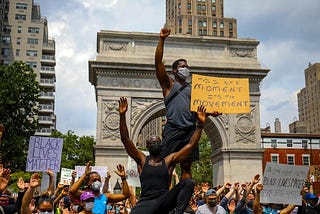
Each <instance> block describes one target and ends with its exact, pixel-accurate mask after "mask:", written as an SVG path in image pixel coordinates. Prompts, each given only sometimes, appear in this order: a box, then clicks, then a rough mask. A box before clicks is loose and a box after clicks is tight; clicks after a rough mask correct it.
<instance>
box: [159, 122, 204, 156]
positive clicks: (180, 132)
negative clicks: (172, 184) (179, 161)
mask: <svg viewBox="0 0 320 214" xmlns="http://www.w3.org/2000/svg"><path fill="white" fill-rule="evenodd" d="M195 130H196V126H190V127H186V128H183V129H182V128H178V127H175V126H174V125H173V124H170V123H167V124H166V126H165V128H164V130H163V133H162V153H161V155H162V157H166V156H168V155H169V154H172V153H174V152H177V151H180V150H181V149H182V148H183V147H184V146H185V145H187V144H188V143H189V141H190V139H191V137H192V135H193V133H194V131H195ZM187 160H188V161H191V162H193V161H197V160H199V145H198V146H196V147H195V148H194V149H193V151H192V152H191V153H190V155H189V157H188V159H187Z"/></svg>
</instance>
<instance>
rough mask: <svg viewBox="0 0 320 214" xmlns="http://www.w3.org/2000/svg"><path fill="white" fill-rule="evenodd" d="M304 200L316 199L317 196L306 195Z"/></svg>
mask: <svg viewBox="0 0 320 214" xmlns="http://www.w3.org/2000/svg"><path fill="white" fill-rule="evenodd" d="M305 198H306V199H317V196H315V195H314V194H312V193H307V194H306V196H305Z"/></svg>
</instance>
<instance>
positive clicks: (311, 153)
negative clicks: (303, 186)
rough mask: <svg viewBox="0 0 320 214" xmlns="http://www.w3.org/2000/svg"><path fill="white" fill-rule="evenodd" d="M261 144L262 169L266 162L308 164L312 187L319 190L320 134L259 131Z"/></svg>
mask: <svg viewBox="0 0 320 214" xmlns="http://www.w3.org/2000/svg"><path fill="white" fill-rule="evenodd" d="M261 145H262V148H263V149H264V153H263V159H262V160H263V161H262V168H263V171H264V169H265V167H266V164H267V162H273V163H279V164H288V165H304V166H309V167H310V168H309V175H310V176H312V177H313V181H314V188H315V189H316V190H317V192H320V134H308V133H270V132H261Z"/></svg>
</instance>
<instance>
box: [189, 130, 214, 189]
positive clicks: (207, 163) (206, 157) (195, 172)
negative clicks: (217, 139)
mask: <svg viewBox="0 0 320 214" xmlns="http://www.w3.org/2000/svg"><path fill="white" fill-rule="evenodd" d="M199 149H200V158H199V160H198V161H196V162H193V163H192V177H193V178H194V179H195V180H196V182H197V183H205V182H207V183H209V184H211V183H212V176H213V172H212V161H211V154H212V148H211V143H210V141H209V139H208V136H207V135H206V134H204V133H203V134H202V136H201V138H200V141H199Z"/></svg>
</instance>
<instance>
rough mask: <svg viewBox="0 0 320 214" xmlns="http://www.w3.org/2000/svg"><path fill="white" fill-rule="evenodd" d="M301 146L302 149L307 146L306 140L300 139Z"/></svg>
mask: <svg viewBox="0 0 320 214" xmlns="http://www.w3.org/2000/svg"><path fill="white" fill-rule="evenodd" d="M302 148H303V149H306V148H308V141H307V140H302Z"/></svg>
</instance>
